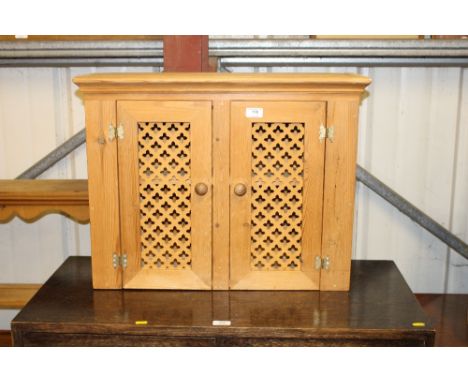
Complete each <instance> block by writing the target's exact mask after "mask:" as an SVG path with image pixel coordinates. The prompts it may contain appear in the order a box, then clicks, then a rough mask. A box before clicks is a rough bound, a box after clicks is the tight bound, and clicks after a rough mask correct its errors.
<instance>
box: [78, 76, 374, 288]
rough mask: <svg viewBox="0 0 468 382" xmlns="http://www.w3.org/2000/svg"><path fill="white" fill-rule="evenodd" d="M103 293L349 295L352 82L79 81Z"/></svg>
mask: <svg viewBox="0 0 468 382" xmlns="http://www.w3.org/2000/svg"><path fill="white" fill-rule="evenodd" d="M74 82H75V83H76V84H77V85H78V86H79V88H80V93H81V95H82V96H83V99H84V104H85V113H86V134H87V138H86V139H87V157H88V178H89V202H90V221H91V246H92V274H93V286H94V288H98V289H120V288H139V289H198V290H204V289H205V290H210V289H214V290H228V289H240V290H341V291H343V290H348V289H349V279H350V266H351V250H352V228H353V210H354V185H355V167H356V147H357V145H356V143H357V142H356V140H357V117H358V109H359V104H360V100H361V96H362V93H363V91H364V89H365V87H366V86H367V85H368V84H369V83H370V80H369V79H368V78H366V77H363V76H359V75H354V74H298V73H290V74H271V73H270V74H266V73H262V74H232V73H152V74H147V73H145V74H143V73H142V74H134V73H132V74H123V73H122V74H91V75H85V76H79V77H75V78H74Z"/></svg>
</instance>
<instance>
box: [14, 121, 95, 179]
mask: <svg viewBox="0 0 468 382" xmlns="http://www.w3.org/2000/svg"><path fill="white" fill-rule="evenodd" d="M85 133H86V132H85V129H83V130H81V131H79V132H78V133H76V134H75V135H73V136H72V137H71V138H70V139H68V140H66V141H65V142H63V143H62V144H61V145H60V146H59V147H57V148H56V149H54V150H53V151H51V152H50V153H49V154H47V155H46V156H45V157H44V158H42V159H40V160H39V161H38V162H36V163H35V164H33V165H32V166H31V167H29V168H28V169H27V170H25V171H23V172H22V173H21V174H20V175H18V176H17V177H16V179H35V178H37V177H38V176H39V175H41V174H42V173H43V172H45V171H46V170H48V169H49V168H50V167H52V166H53V165H54V164H56V163H57V162H58V161H60V160H61V159H63V158H65V157H66V156H67V155H68V154H70V153H71V152H72V151H73V150H75V149H76V148H78V147H79V146H81V145H82V144H83V143H85V142H86V134H85Z"/></svg>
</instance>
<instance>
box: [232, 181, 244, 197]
mask: <svg viewBox="0 0 468 382" xmlns="http://www.w3.org/2000/svg"><path fill="white" fill-rule="evenodd" d="M246 192H247V187H246V186H245V184H242V183H238V184H236V185H235V186H234V193H235V194H236V195H237V196H244V195H245V193H246Z"/></svg>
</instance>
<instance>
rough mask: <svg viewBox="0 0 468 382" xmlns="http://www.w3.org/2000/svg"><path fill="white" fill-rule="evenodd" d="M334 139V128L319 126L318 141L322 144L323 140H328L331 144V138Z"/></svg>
mask: <svg viewBox="0 0 468 382" xmlns="http://www.w3.org/2000/svg"><path fill="white" fill-rule="evenodd" d="M334 137H335V128H334V127H333V126H332V127H325V126H323V125H320V128H319V141H320V142H323V140H324V139H325V138H328V140H329V141H330V142H333V138H334Z"/></svg>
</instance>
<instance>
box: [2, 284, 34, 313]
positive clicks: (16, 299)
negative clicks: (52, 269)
mask: <svg viewBox="0 0 468 382" xmlns="http://www.w3.org/2000/svg"><path fill="white" fill-rule="evenodd" d="M40 287H41V284H0V309H21V308H22V307H23V306H25V305H26V304H27V302H28V301H29V300H30V299H31V298H32V296H34V295H35V294H36V292H37V291H38V289H39V288H40Z"/></svg>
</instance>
